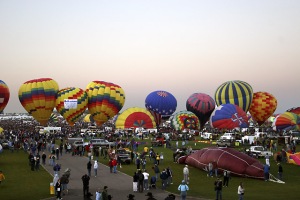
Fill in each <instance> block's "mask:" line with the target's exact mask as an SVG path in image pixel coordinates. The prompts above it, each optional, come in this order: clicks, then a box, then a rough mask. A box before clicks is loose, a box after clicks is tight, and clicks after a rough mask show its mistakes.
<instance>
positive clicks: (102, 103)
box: [86, 81, 125, 126]
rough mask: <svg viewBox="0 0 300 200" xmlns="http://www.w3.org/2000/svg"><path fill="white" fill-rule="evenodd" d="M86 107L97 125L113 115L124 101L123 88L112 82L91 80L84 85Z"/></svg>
mask: <svg viewBox="0 0 300 200" xmlns="http://www.w3.org/2000/svg"><path fill="white" fill-rule="evenodd" d="M86 92H87V94H88V109H89V113H90V114H91V115H92V117H93V119H94V120H95V122H96V124H97V125H98V126H101V125H102V124H103V123H105V122H107V121H108V120H109V119H110V118H112V117H113V116H115V115H116V114H117V113H118V112H119V111H120V110H121V109H122V107H123V105H124V103H125V93H124V91H123V89H122V88H121V87H120V86H119V85H116V84H114V83H109V82H104V81H92V82H90V83H89V84H88V85H87V87H86Z"/></svg>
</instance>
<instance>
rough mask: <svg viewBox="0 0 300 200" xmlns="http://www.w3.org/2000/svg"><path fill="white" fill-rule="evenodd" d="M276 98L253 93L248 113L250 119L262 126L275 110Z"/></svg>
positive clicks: (267, 94) (264, 93)
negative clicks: (250, 116)
mask: <svg viewBox="0 0 300 200" xmlns="http://www.w3.org/2000/svg"><path fill="white" fill-rule="evenodd" d="M276 108H277V100H276V98H275V97H274V96H273V95H272V94H270V93H267V92H255V93H254V94H253V99H252V103H251V106H250V109H249V112H250V113H251V115H252V118H253V119H254V120H255V121H256V122H257V123H258V124H259V125H262V124H263V123H264V122H265V121H266V120H267V119H268V118H269V117H270V116H271V115H272V114H273V113H274V112H275V110H276Z"/></svg>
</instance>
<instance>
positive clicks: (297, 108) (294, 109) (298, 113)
mask: <svg viewBox="0 0 300 200" xmlns="http://www.w3.org/2000/svg"><path fill="white" fill-rule="evenodd" d="M286 112H292V113H295V114H297V115H300V107H294V108H290V109H288V110H287V111H286Z"/></svg>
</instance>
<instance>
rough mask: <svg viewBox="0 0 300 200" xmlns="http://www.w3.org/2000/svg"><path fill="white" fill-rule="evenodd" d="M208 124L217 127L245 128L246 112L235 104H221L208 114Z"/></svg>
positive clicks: (246, 123) (246, 124) (246, 121)
mask: <svg viewBox="0 0 300 200" xmlns="http://www.w3.org/2000/svg"><path fill="white" fill-rule="evenodd" d="M210 125H211V126H212V127H213V128H218V129H229V130H231V129H234V128H247V127H248V117H247V114H246V113H245V112H244V111H243V110H242V109H241V108H240V107H238V106H237V105H234V104H222V105H220V106H218V107H217V108H216V109H215V110H214V112H213V113H212V114H211V116H210Z"/></svg>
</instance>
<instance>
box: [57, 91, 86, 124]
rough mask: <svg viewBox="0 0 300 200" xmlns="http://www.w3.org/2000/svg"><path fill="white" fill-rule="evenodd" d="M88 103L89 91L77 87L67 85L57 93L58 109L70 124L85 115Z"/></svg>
mask: <svg viewBox="0 0 300 200" xmlns="http://www.w3.org/2000/svg"><path fill="white" fill-rule="evenodd" d="M87 105H88V96H87V93H86V92H85V91H84V90H83V89H81V88H76V87H67V88H64V89H61V90H59V91H58V93H57V98H56V110H57V111H58V112H59V113H60V114H61V115H62V116H63V118H64V119H65V120H66V121H67V122H68V124H69V125H70V126H74V124H75V122H77V121H78V120H79V118H80V117H81V116H82V115H83V113H84V112H85V110H86V109H87Z"/></svg>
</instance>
